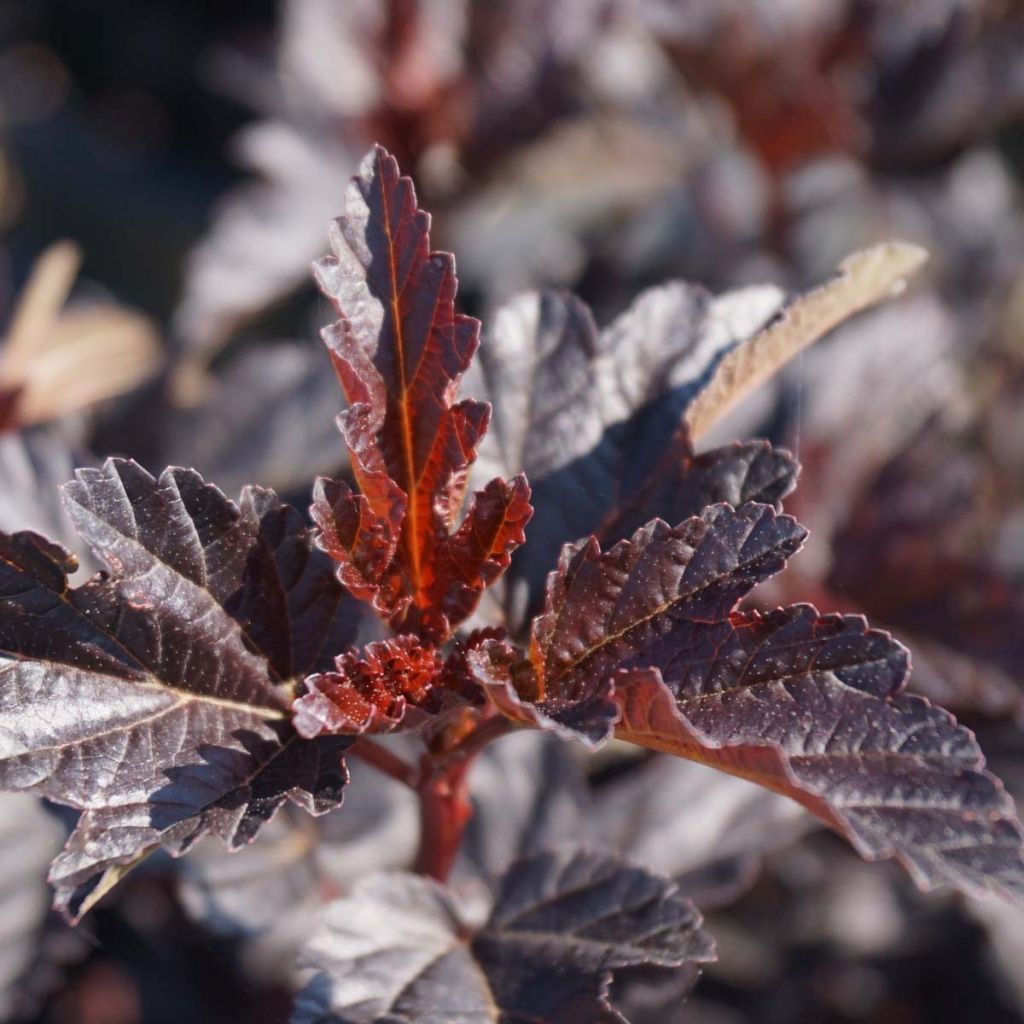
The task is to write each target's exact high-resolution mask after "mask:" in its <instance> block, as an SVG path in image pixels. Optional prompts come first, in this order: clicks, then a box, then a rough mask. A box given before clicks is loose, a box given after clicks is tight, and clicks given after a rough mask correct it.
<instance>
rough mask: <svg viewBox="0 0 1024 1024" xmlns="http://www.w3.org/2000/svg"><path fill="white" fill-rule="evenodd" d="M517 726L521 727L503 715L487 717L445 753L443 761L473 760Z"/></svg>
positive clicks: (452, 762) (446, 762)
mask: <svg viewBox="0 0 1024 1024" xmlns="http://www.w3.org/2000/svg"><path fill="white" fill-rule="evenodd" d="M517 728H519V727H518V726H517V725H516V724H515V722H512V721H510V720H509V719H507V718H505V717H504V716H503V715H493V716H492V717H490V718H485V719H484V720H483V721H482V722H481V723H480V724H479V725H478V726H476V728H475V729H473V730H472V732H470V733H468V734H467V735H466V736H464V737H463V738H462V739H461V740H460V741H459V742H458V743H456V744H455V745H454V746H453V747H452V748H451V749H450V750H449V751H448V752H447V753H446V754H445V755H444V762H443V763H444V764H454V763H456V762H459V761H464V760H467V759H469V760H472V759H473V758H475V757H476V755H477V754H479V753H480V751H481V750H483V749H484V747H487V746H490V744H492V743H493V742H494V741H495V740H496V739H500V738H501V737H502V736H507V735H508V734H509V733H510V732H515V730H516V729H517Z"/></svg>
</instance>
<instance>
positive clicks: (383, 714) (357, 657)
mask: <svg viewBox="0 0 1024 1024" xmlns="http://www.w3.org/2000/svg"><path fill="white" fill-rule="evenodd" d="M443 666H444V661H443V659H442V658H441V655H440V654H438V652H437V649H436V648H434V647H431V646H428V647H424V646H423V644H421V643H420V641H419V640H417V639H416V637H414V636H398V637H395V638H394V639H392V640H380V641H378V642H376V643H371V644H367V646H366V647H365V648H364V649H363V651H362V652H361V653H358V652H355V651H350V652H348V653H346V654H342V655H340V656H339V657H338V659H337V662H336V670H335V671H333V672H328V673H325V674H323V675H313V676H310V677H309V678H307V679H306V688H307V690H308V692H307V693H306V694H305V695H304V696H302V697H300V698H299V699H298V700H296V701H295V704H294V705H293V706H294V710H295V719H294V725H295V728H296V730H297V731H298V733H299V735H300V736H304V737H305V738H306V739H312V738H313V737H314V736H319V735H321V734H324V733H351V734H357V733H363V732H369V733H375V732H391V731H392V730H393V729H395V728H396V727H398V726H399V725H400V724H401V723H402V720H403V719H404V718H405V712H406V707H407V705H409V704H412V705H413V706H418V705H422V704H423V703H425V702H426V700H427V698H428V697H429V695H430V693H431V689H432V687H433V684H434V681H435V679H436V678H437V676H438V675H439V673H440V672H441V669H442V668H443Z"/></svg>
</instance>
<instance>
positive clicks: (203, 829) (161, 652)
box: [0, 460, 354, 913]
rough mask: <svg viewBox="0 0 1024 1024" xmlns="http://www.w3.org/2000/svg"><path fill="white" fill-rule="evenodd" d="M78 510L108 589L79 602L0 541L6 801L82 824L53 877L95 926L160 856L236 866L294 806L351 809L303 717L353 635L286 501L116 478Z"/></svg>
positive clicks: (335, 764) (337, 593)
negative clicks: (304, 701)
mask: <svg viewBox="0 0 1024 1024" xmlns="http://www.w3.org/2000/svg"><path fill="white" fill-rule="evenodd" d="M65 496H66V501H67V506H68V510H69V513H70V515H71V518H72V520H73V521H74V523H75V526H76V528H77V529H78V531H79V533H80V534H81V535H82V537H83V538H84V539H85V540H86V541H87V542H88V543H89V544H90V545H91V546H92V547H93V549H94V551H95V552H96V554H97V556H98V557H99V558H101V559H102V560H103V561H104V562H105V563H106V564H107V566H108V567H109V569H110V575H109V576H107V577H96V578H94V579H93V580H92V581H90V582H89V583H87V584H85V585H84V586H82V587H79V588H77V589H71V588H70V587H69V586H68V582H67V578H66V574H67V573H68V571H70V570H71V569H73V568H74V565H75V560H74V558H73V557H72V556H71V555H69V554H68V553H67V552H65V551H64V550H63V549H61V548H58V547H57V546H56V545H53V544H51V543H49V542H48V541H45V540H43V539H42V538H40V537H38V536H36V535H34V534H28V533H21V534H15V535H13V536H9V535H5V534H0V609H2V611H3V615H2V616H0V651H2V652H3V653H4V654H6V655H9V656H11V657H12V658H13V659H14V660H10V661H4V662H0V680H2V686H0V782H2V784H3V785H4V786H5V787H7V788H10V789H24V790H31V791H33V792H37V793H40V794H42V795H45V796H48V797H50V798H52V799H54V800H56V801H58V802H60V803H65V804H69V805H71V806H73V807H78V808H80V809H82V811H83V813H82V815H81V817H80V818H79V822H78V826H77V828H76V829H75V831H74V833H73V834H72V836H71V838H70V840H69V841H68V845H67V847H66V849H65V851H64V852H63V853H62V854H61V855H60V856H59V857H58V858H57V860H56V861H55V862H54V867H53V871H52V874H51V877H52V879H53V881H54V882H55V883H56V884H57V886H58V901H59V902H60V903H61V904H62V905H64V906H65V907H67V908H68V910H69V912H70V913H79V912H82V911H83V910H84V909H86V908H87V907H88V905H89V903H90V901H91V899H92V898H93V897H94V896H98V895H99V894H100V893H102V891H103V890H104V889H105V888H108V887H109V885H111V884H113V882H114V881H116V880H117V878H118V877H119V876H120V875H121V874H122V873H123V872H124V871H125V870H127V868H128V867H129V866H131V865H132V864H133V863H135V862H136V861H137V860H138V859H139V858H140V857H142V856H144V855H145V853H146V852H148V851H149V850H150V849H152V848H153V847H155V846H157V845H163V846H164V847H166V848H167V849H169V850H170V851H171V852H172V853H174V854H180V853H182V852H184V851H185V850H186V849H188V847H189V846H191V845H192V844H193V843H194V842H195V841H196V840H197V839H198V838H200V837H201V836H202V835H204V834H206V833H213V834H216V835H219V836H220V837H221V838H222V839H224V841H225V842H227V843H228V844H229V845H230V846H233V847H237V846H239V845H242V844H244V843H246V842H248V841H249V840H251V839H252V838H253V836H254V835H255V834H256V831H257V830H258V829H259V827H260V825H261V824H263V822H265V821H266V820H268V819H269V818H270V817H272V816H273V814H274V813H275V811H276V810H277V809H278V807H279V806H280V805H281V804H282V803H283V802H284V801H285V800H288V799H290V800H293V801H294V802H296V803H298V804H299V805H301V806H302V807H304V808H305V809H306V810H308V811H311V812H313V813H317V814H319V813H323V812H324V811H326V810H329V809H330V808H332V807H335V806H337V805H338V803H340V801H341V790H342V787H343V786H344V784H345V781H346V778H347V776H346V774H345V769H344V766H343V764H342V761H341V753H342V751H343V750H344V748H345V746H346V745H347V743H348V741H347V740H346V739H344V738H341V737H328V738H326V739H323V740H318V741H316V742H314V743H306V742H302V741H300V740H299V738H298V736H297V735H296V733H295V732H294V731H293V730H292V728H291V726H290V724H289V723H288V707H289V701H290V687H291V685H292V684H293V682H294V674H296V673H298V674H302V673H305V672H307V671H310V670H312V669H314V668H316V667H317V666H318V665H320V664H321V663H322V661H323V659H324V657H325V656H326V655H329V654H330V653H333V652H331V651H329V650H326V649H325V648H326V647H327V646H328V645H333V644H338V645H339V646H344V645H346V644H347V643H349V642H350V641H351V632H352V626H353V625H354V623H353V620H352V619H351V617H350V616H349V615H347V614H346V608H345V604H344V601H343V592H342V590H341V588H340V587H339V585H338V584H337V582H336V580H335V578H334V575H333V572H332V566H331V564H330V562H329V560H328V559H327V558H326V557H325V556H323V555H322V554H321V553H320V552H318V551H317V550H316V549H315V548H314V547H313V546H312V545H311V542H310V538H309V536H308V533H307V531H306V530H305V528H304V527H303V526H302V522H301V518H300V517H299V516H298V514H297V513H295V512H294V511H293V510H290V509H285V508H282V507H281V506H280V505H279V504H278V503H277V501H276V499H275V498H274V496H273V495H272V494H270V493H269V492H261V491H252V490H249V491H246V492H244V493H243V496H242V500H241V503H240V505H238V506H236V505H234V504H233V503H232V502H230V501H228V500H227V499H226V498H225V497H224V495H223V494H221V492H220V491H218V490H217V489H216V488H214V487H211V486H209V485H207V484H205V483H204V482H203V481H202V479H201V477H199V476H198V474H196V473H194V472H191V471H188V470H179V469H171V470H167V471H166V472H165V473H164V474H163V475H162V476H161V477H160V479H159V480H155V479H154V478H153V477H151V476H150V475H149V474H148V473H146V472H145V470H143V469H141V468H140V467H139V466H137V465H135V464H134V463H131V462H122V461H117V460H111V461H110V462H108V463H107V465H106V466H105V468H104V469H103V470H82V471H80V472H79V475H78V479H77V480H76V481H75V482H73V483H71V484H69V485H68V487H67V489H66V492H65ZM350 610H351V609H348V611H350Z"/></svg>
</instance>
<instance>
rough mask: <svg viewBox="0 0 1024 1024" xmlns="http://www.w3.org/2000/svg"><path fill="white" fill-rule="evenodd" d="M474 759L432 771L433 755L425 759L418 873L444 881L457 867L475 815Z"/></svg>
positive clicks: (415, 868) (416, 867) (417, 859)
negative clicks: (471, 782)
mask: <svg viewBox="0 0 1024 1024" xmlns="http://www.w3.org/2000/svg"><path fill="white" fill-rule="evenodd" d="M472 763H473V758H472V757H467V758H464V759H462V760H459V761H456V762H454V763H452V764H449V765H448V766H447V767H445V768H443V769H441V770H439V771H438V770H436V769H435V771H434V772H431V771H430V766H431V762H430V759H429V756H428V757H426V758H424V772H423V781H422V782H421V783H420V786H419V796H420V848H419V852H418V853H417V854H416V863H415V865H414V870H415V871H417V872H418V873H419V874H421V875H427V876H429V877H430V878H436V879H437V880H438V881H439V882H444V881H445V880H446V879H447V878H448V875H449V873H450V872H451V870H452V866H453V865H454V864H455V858H456V857H457V856H458V853H459V847H460V846H461V845H462V834H463V832H464V831H465V830H466V825H467V824H468V823H469V819H470V816H471V815H472V813H473V809H472V806H471V805H470V802H469V787H468V786H467V785H466V776H467V774H468V773H469V768H470V765H471V764H472Z"/></svg>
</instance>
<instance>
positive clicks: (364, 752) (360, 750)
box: [346, 736, 420, 789]
mask: <svg viewBox="0 0 1024 1024" xmlns="http://www.w3.org/2000/svg"><path fill="white" fill-rule="evenodd" d="M346 754H347V755H348V756H349V757H357V758H359V760H360V761H364V762H365V763H366V764H368V765H372V766H373V767H374V768H376V769H377V771H379V772H383V773H384V774H385V775H390V776H391V778H393V779H396V780H397V781H398V782H401V783H402V784H403V785H404V786H409V787H411V788H412V789H416V788H417V787H418V785H419V779H420V776H419V772H417V770H416V769H415V768H414V767H413V766H412V765H411V764H409V763H408V762H407V761H403V760H402V759H401V758H400V757H399V756H398V755H397V754H392V753H391V751H390V750H388V749H387V748H386V747H382V746H381V745H380V744H379V743H374V742H373V740H369V739H367V738H366V737H365V736H360V737H359V739H357V740H356V741H355V743H353V744H352V746H350V747H349V748H348V750H347V751H346Z"/></svg>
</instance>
